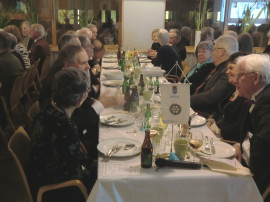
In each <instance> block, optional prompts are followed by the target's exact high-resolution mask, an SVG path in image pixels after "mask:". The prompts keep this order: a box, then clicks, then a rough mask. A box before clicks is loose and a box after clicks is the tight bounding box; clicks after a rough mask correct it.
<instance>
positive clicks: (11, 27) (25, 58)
mask: <svg viewBox="0 0 270 202" xmlns="http://www.w3.org/2000/svg"><path fill="white" fill-rule="evenodd" d="M4 31H6V32H8V33H11V34H13V35H14V36H15V37H16V39H17V43H16V44H15V47H14V50H15V51H16V52H17V53H18V54H19V55H20V56H21V58H22V59H23V63H24V68H26V69H27V68H29V67H31V64H30V59H29V54H28V51H27V49H26V48H25V47H24V45H23V44H22V43H21V41H22V35H21V33H20V30H19V28H18V27H16V26H15V25H8V26H6V27H5V28H4Z"/></svg>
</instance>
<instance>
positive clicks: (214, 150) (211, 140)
mask: <svg viewBox="0 0 270 202" xmlns="http://www.w3.org/2000/svg"><path fill="white" fill-rule="evenodd" d="M210 145H211V152H212V154H215V153H216V149H215V146H214V142H213V138H210Z"/></svg>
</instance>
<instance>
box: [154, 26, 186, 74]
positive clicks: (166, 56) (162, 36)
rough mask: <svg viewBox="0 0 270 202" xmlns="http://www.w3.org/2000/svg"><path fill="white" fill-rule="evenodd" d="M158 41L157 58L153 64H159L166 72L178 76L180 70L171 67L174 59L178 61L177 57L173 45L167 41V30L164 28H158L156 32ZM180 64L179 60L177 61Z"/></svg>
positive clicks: (174, 61)
mask: <svg viewBox="0 0 270 202" xmlns="http://www.w3.org/2000/svg"><path fill="white" fill-rule="evenodd" d="M158 42H159V43H160V45H161V47H160V48H159V50H158V52H157V58H156V60H155V62H154V65H155V66H161V68H162V69H164V70H165V71H166V74H167V73H169V72H170V75H176V74H177V75H178V76H180V74H181V71H180V70H179V69H175V68H174V69H173V70H172V71H171V69H172V67H173V66H174V65H175V63H176V61H177V62H179V57H178V55H177V53H176V52H175V50H174V49H173V47H172V46H171V45H170V43H169V32H168V31H167V30H165V29H160V30H159V32H158ZM179 65H181V62H179Z"/></svg>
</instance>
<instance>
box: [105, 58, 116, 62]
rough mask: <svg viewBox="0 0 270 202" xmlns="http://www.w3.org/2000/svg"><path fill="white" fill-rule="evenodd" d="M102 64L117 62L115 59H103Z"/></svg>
mask: <svg viewBox="0 0 270 202" xmlns="http://www.w3.org/2000/svg"><path fill="white" fill-rule="evenodd" d="M102 62H106V63H117V62H118V60H117V59H115V58H106V59H105V58H104V59H103V60H102Z"/></svg>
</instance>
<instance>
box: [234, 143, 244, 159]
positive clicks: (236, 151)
mask: <svg viewBox="0 0 270 202" xmlns="http://www.w3.org/2000/svg"><path fill="white" fill-rule="evenodd" d="M233 147H234V148H235V155H234V156H235V158H236V159H237V160H238V161H239V162H240V163H241V158H242V154H241V148H240V146H239V144H234V145H233Z"/></svg>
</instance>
